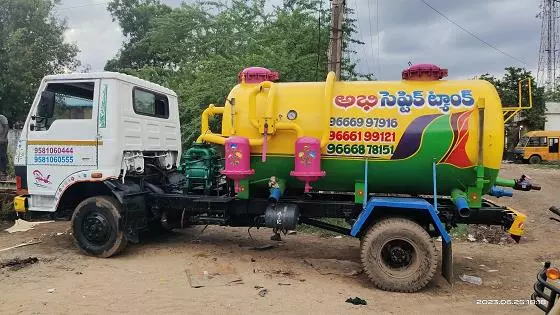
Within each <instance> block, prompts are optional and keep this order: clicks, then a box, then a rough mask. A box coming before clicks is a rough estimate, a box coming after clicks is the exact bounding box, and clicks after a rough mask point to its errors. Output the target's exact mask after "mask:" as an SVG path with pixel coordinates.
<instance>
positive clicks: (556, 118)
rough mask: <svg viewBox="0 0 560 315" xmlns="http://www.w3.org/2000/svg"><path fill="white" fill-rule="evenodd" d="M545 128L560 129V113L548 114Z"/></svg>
mask: <svg viewBox="0 0 560 315" xmlns="http://www.w3.org/2000/svg"><path fill="white" fill-rule="evenodd" d="M544 130H560V114H551V113H548V114H546V122H545V123H544Z"/></svg>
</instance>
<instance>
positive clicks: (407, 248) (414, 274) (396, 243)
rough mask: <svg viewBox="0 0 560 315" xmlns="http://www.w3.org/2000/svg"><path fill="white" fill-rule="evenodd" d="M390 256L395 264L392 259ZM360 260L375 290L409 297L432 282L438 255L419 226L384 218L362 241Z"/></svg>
mask: <svg viewBox="0 0 560 315" xmlns="http://www.w3.org/2000/svg"><path fill="white" fill-rule="evenodd" d="M391 253H393V255H396V256H397V261H395V260H392V259H391V257H394V256H391ZM361 260H362V266H363V268H364V271H365V273H366V275H367V276H368V277H369V279H370V280H371V282H373V284H374V285H375V286H376V287H377V288H379V289H382V290H385V291H393V292H409V293H410V292H416V291H418V290H420V289H422V288H424V287H425V286H426V285H427V284H428V283H429V282H430V281H431V280H432V279H433V277H434V275H435V273H436V269H437V264H438V251H437V249H436V246H435V244H434V242H433V240H432V239H431V238H430V235H428V233H427V232H426V231H425V230H424V229H423V228H422V227H421V226H420V225H418V224H416V223H415V222H413V221H411V220H408V219H404V218H387V219H383V220H381V221H379V222H378V223H376V224H375V225H373V226H372V227H371V228H370V229H369V231H368V232H367V233H366V234H365V236H364V237H363V239H362V244H361Z"/></svg>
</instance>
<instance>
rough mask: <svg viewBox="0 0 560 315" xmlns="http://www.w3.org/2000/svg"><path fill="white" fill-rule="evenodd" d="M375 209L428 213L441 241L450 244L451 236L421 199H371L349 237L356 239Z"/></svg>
mask: <svg viewBox="0 0 560 315" xmlns="http://www.w3.org/2000/svg"><path fill="white" fill-rule="evenodd" d="M376 207H386V208H400V209H411V210H417V211H428V213H429V214H430V216H431V218H432V222H433V223H434V226H435V227H436V229H437V230H438V232H439V233H440V235H441V238H442V240H443V241H444V242H445V243H446V244H448V243H450V242H451V236H449V234H448V233H447V231H446V230H445V227H444V226H443V223H441V220H440V219H439V217H438V216H437V213H436V211H435V209H434V207H433V206H432V204H430V203H429V202H427V201H426V200H425V199H421V198H401V197H372V198H370V199H369V201H368V202H367V204H366V207H365V209H364V210H363V211H362V213H360V215H359V216H358V220H356V222H355V223H354V225H353V226H352V230H351V231H350V235H352V236H354V237H356V236H358V234H359V233H360V231H361V230H362V228H363V227H364V224H365V223H366V221H367V219H368V218H369V217H370V215H371V214H372V213H373V210H374V209H375V208H376Z"/></svg>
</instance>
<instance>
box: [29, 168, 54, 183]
mask: <svg viewBox="0 0 560 315" xmlns="http://www.w3.org/2000/svg"><path fill="white" fill-rule="evenodd" d="M33 176H35V182H36V183H43V184H51V181H50V180H49V178H51V175H47V177H45V176H43V174H42V173H41V171H39V170H34V171H33Z"/></svg>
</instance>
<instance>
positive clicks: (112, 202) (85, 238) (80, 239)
mask: <svg viewBox="0 0 560 315" xmlns="http://www.w3.org/2000/svg"><path fill="white" fill-rule="evenodd" d="M120 218H121V214H120V204H119V202H118V201H117V200H116V199H115V198H113V197H109V196H96V197H90V198H87V199H85V200H84V201H82V202H81V203H80V204H79V205H78V206H77V207H76V210H75V211H74V214H73V215H72V232H73V235H74V241H75V243H76V245H77V246H78V248H80V250H81V251H82V252H84V253H86V254H88V255H91V256H95V257H102V258H107V257H111V256H113V255H115V254H117V253H119V252H120V251H122V250H123V249H124V248H125V247H126V245H127V240H126V237H125V235H124V231H122V230H121V229H120V228H119V221H120Z"/></svg>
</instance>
